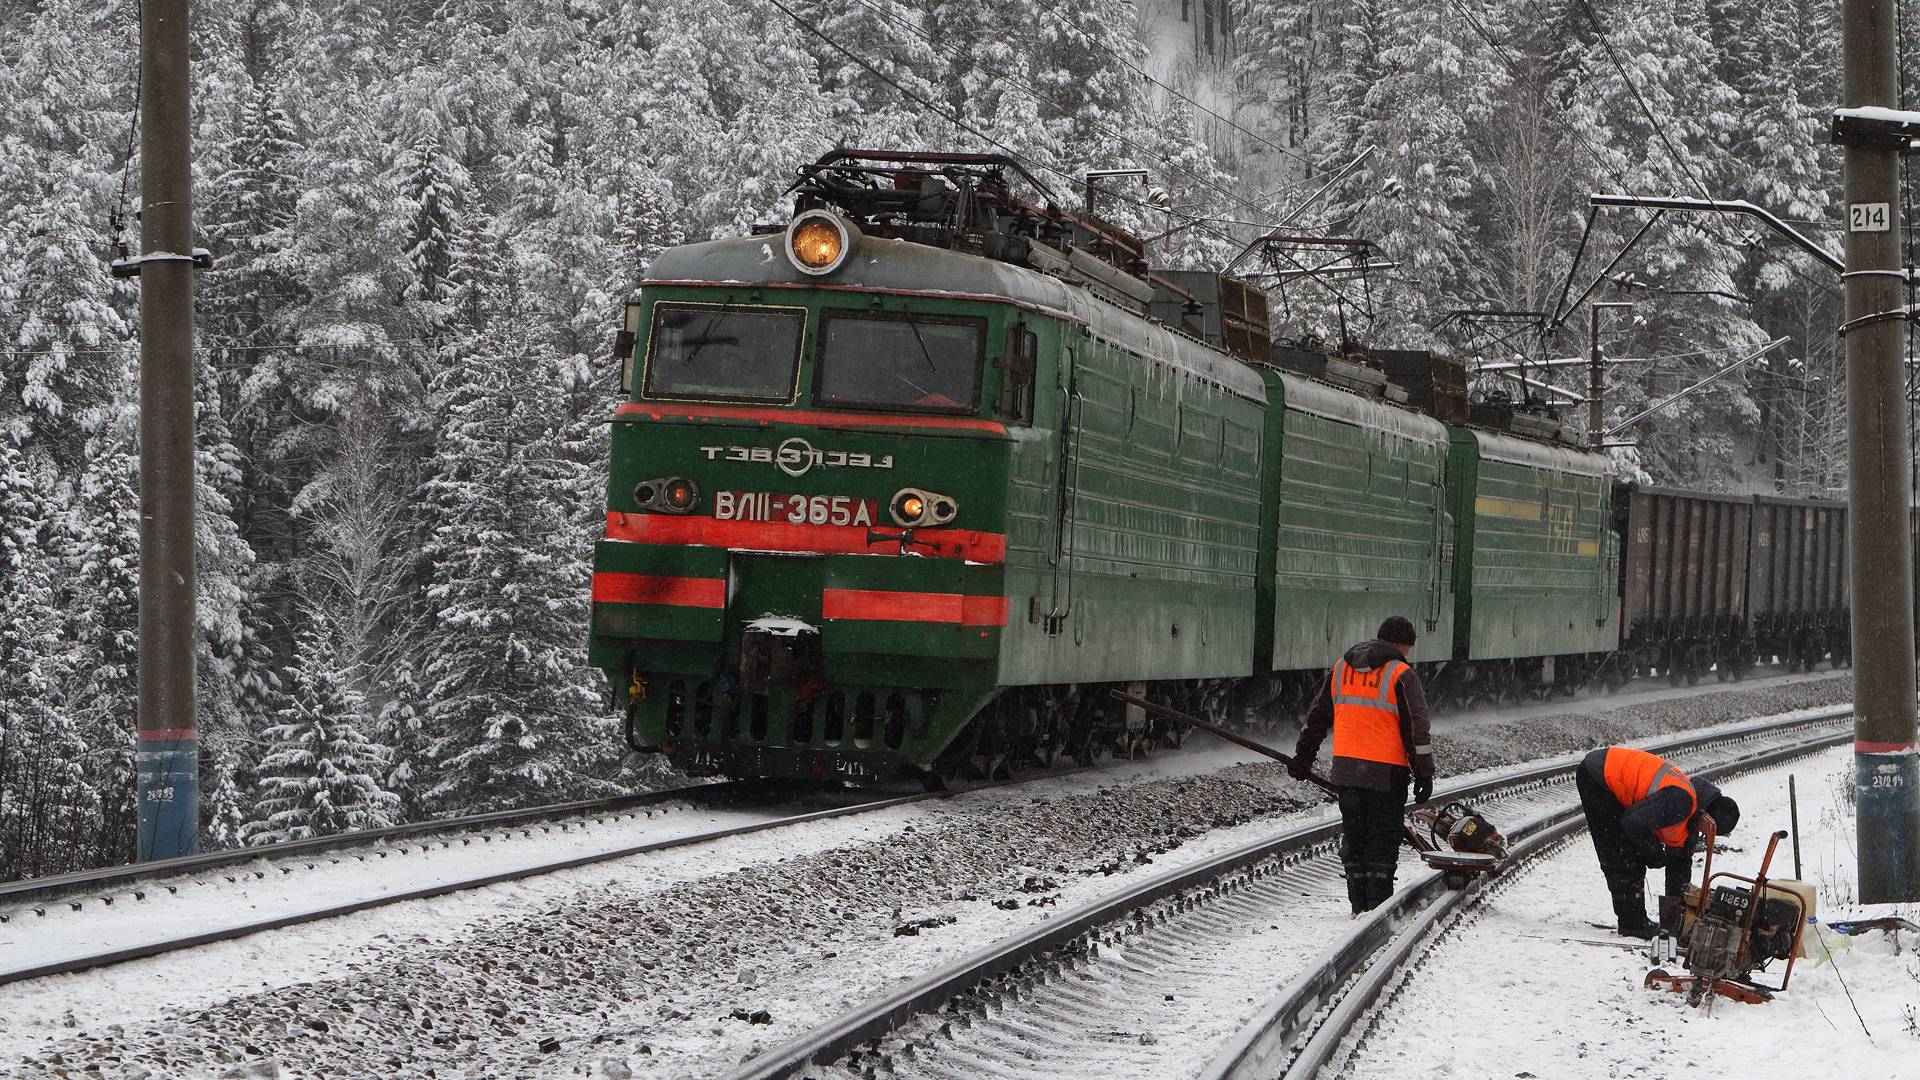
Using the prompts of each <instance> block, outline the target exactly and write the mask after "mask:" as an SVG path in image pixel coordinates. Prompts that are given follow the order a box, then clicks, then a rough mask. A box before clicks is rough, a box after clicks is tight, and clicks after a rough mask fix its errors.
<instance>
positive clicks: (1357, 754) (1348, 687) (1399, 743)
mask: <svg viewBox="0 0 1920 1080" xmlns="http://www.w3.org/2000/svg"><path fill="white" fill-rule="evenodd" d="M1407 666H1408V665H1407V663H1406V662H1405V661H1403V660H1389V661H1387V662H1386V663H1384V664H1382V665H1380V666H1379V667H1377V668H1374V669H1373V670H1371V671H1362V670H1360V669H1359V668H1356V667H1354V666H1353V665H1351V664H1349V663H1347V661H1346V660H1345V659H1344V658H1342V659H1340V660H1336V661H1334V664H1333V676H1332V678H1333V756H1334V757H1343V758H1356V759H1358V760H1361V761H1378V762H1381V763H1383V764H1387V765H1401V766H1407V767H1411V766H1412V763H1411V762H1410V761H1408V760H1407V742H1406V740H1405V739H1403V738H1401V737H1400V692H1399V686H1400V676H1401V675H1404V674H1406V671H1407Z"/></svg>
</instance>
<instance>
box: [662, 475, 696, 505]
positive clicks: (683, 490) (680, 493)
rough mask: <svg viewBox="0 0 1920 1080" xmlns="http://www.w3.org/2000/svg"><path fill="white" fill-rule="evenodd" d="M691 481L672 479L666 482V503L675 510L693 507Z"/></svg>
mask: <svg viewBox="0 0 1920 1080" xmlns="http://www.w3.org/2000/svg"><path fill="white" fill-rule="evenodd" d="M693 497H694V491H693V481H691V480H673V481H669V482H668V484H667V505H668V506H671V507H673V508H674V509H675V510H688V509H691V508H692V507H693Z"/></svg>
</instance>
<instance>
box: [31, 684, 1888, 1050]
mask: <svg viewBox="0 0 1920 1080" xmlns="http://www.w3.org/2000/svg"><path fill="white" fill-rule="evenodd" d="M1850 689H1851V686H1850V680H1849V679H1847V678H1846V677H1845V676H1838V677H1829V678H1825V679H1819V680H1811V681H1807V680H1801V681H1793V682H1786V681H1784V680H1783V681H1771V680H1770V681H1768V682H1766V683H1760V684H1749V686H1747V687H1745V688H1742V689H1739V690H1734V691H1730V692H1726V693H1719V694H1712V693H1702V694H1692V695H1684V696H1683V697H1682V698H1681V699H1680V700H1677V701H1674V700H1661V701H1649V702H1646V703H1643V704H1639V705H1633V706H1627V707H1622V708H1618V709H1611V710H1608V709H1596V708H1595V707H1596V706H1604V705H1611V704H1613V701H1612V700H1610V699H1605V698H1601V699H1596V700H1595V701H1593V702H1590V703H1585V704H1584V706H1583V705H1580V704H1575V703H1561V704H1558V705H1556V706H1553V710H1554V711H1552V712H1550V713H1545V714H1543V715H1541V716H1539V717H1537V718H1534V719H1529V720H1527V721H1525V722H1513V723H1496V722H1493V720H1492V719H1489V720H1488V722H1486V723H1483V724H1480V725H1477V726H1475V725H1468V727H1470V728H1471V730H1468V729H1466V728H1462V729H1460V730H1457V731H1454V732H1453V733H1451V734H1443V735H1442V736H1440V737H1439V738H1437V739H1436V744H1437V747H1436V749H1437V751H1438V753H1439V756H1440V762H1441V768H1442V771H1443V773H1444V774H1446V775H1449V776H1457V775H1458V774H1459V773H1460V772H1462V771H1467V770H1472V769H1482V768H1487V767H1490V766H1492V765H1494V764H1503V763H1510V762H1515V761H1526V760H1534V759H1538V758H1542V757H1548V758H1552V757H1559V756H1562V755H1565V754H1569V753H1572V752H1575V751H1578V750H1583V749H1586V748H1589V747H1591V746H1593V745H1596V744H1598V743H1603V742H1607V741H1616V740H1620V739H1626V738H1638V737H1646V736H1651V735H1654V734H1657V733H1660V732H1663V731H1675V730H1680V729H1684V728H1694V727H1699V726H1702V725H1710V724H1717V723H1725V722H1728V721H1734V720H1745V719H1751V718H1753V717H1756V716H1760V715H1764V714H1768V713H1778V712H1781V711H1784V710H1789V709H1797V708H1806V707H1812V706H1816V705H1821V704H1830V703H1833V702H1835V701H1843V700H1845V698H1846V696H1847V694H1848V692H1849V691H1850ZM1583 707H1584V708H1586V709H1587V710H1588V711H1581V710H1582V708H1583ZM1493 719H1498V718H1493ZM1282 741H1283V744H1284V740H1282ZM1250 757H1251V755H1250V754H1248V753H1246V752H1244V751H1240V750H1237V749H1220V748H1216V749H1211V750H1208V749H1201V750H1199V751H1197V752H1195V751H1192V750H1190V751H1188V752H1183V753H1180V754H1175V755H1169V756H1165V757H1162V758H1159V759H1156V760H1155V761H1153V762H1151V763H1140V764H1134V765H1122V766H1118V767H1109V768H1108V769H1106V770H1103V771H1100V772H1094V773H1085V774H1079V775H1075V776H1067V777H1056V778H1051V779H1049V780H1047V781H1045V782H1044V783H1043V784H1042V785H1041V786H1036V787H1019V788H1006V789H998V790H985V791H978V792H972V793H968V794H964V795H961V796H959V797H956V798H953V799H948V800H942V801H936V802H928V803H919V804H915V805H912V806H906V807H898V808H894V809H891V810H886V811H880V812H876V813H873V814H865V815H858V816H854V817H850V818H841V819H837V820H835V821H828V822H821V823H817V824H815V825H812V826H809V827H807V828H806V829H803V830H794V829H782V830H778V831H775V832H770V833H760V834H756V835H753V836H747V837H740V838H735V839H732V840H726V841H721V842H718V843H715V844H711V845H702V846H699V847H695V848H690V849H679V850H669V851H665V852H656V853H651V854H647V855H641V856H636V857H633V858H629V859H623V860H619V861H617V862H610V863H603V864H598V865H594V866H589V867H583V868H580V869H577V870H572V871H566V872H563V873H560V874H554V875H548V876H546V877H543V878H538V879H532V880H529V881H524V882H519V883H514V884H510V885H502V886H493V887H490V888H488V889H485V890H480V891H477V892H474V893H469V894H463V895H459V896H453V897H446V898H442V899H440V900H435V901H428V902H422V903H409V904H401V905H396V906H394V907H389V908H382V909H377V910H374V911H370V912H366V913H362V914H360V915H355V916H349V917H346V918H342V919H335V920H329V921H327V922H325V923H321V924H314V925H309V926H306V927H301V928H297V929H295V930H291V931H287V932H282V933H276V934H272V935H266V936H260V937H256V938H253V939H243V940H241V941H237V942H230V943H226V944H223V945H218V946H213V947H210V948H206V949H201V950H196V951H194V952H191V953H185V954H175V955H172V956H168V957H161V958H156V959H153V960H148V961H139V962H135V963H131V964H127V965H122V966H120V967H116V968H112V969H108V970H106V971H103V972H95V973H82V974H78V975H72V976H62V977H58V978H54V979H45V980H39V981H37V982H35V983H32V984H24V985H21V986H15V987H8V988H4V989H0V1061H7V1060H19V1059H20V1058H21V1057H22V1056H24V1057H26V1058H27V1059H28V1060H27V1061H25V1062H23V1070H24V1071H23V1075H30V1076H43V1075H56V1076H57V1075H71V1076H82V1075H88V1074H87V1073H85V1071H84V1070H85V1067H86V1065H87V1064H89V1063H96V1064H97V1063H99V1062H101V1061H104V1060H108V1059H117V1064H118V1065H119V1067H120V1069H121V1072H122V1073H123V1074H124V1075H127V1076H129V1077H140V1076H152V1077H162V1076H164V1077H173V1076H220V1075H223V1074H225V1073H226V1072H227V1071H228V1070H231V1069H234V1068H261V1069H267V1070H279V1072H280V1074H281V1075H286V1076H303V1075H317V1074H319V1072H320V1071H321V1070H320V1069H318V1068H316V1066H324V1067H325V1071H326V1073H327V1074H328V1075H370V1074H375V1073H378V1074H381V1075H391V1076H395V1077H404V1076H419V1075H426V1074H428V1072H429V1071H432V1072H433V1074H434V1075H438V1076H491V1075H556V1074H558V1075H566V1074H572V1073H574V1072H576V1071H579V1072H585V1073H591V1074H596V1075H607V1076H623V1075H643V1074H644V1075H653V1076H671V1077H682V1076H697V1075H712V1074H716V1073H719V1072H722V1071H724V1070H725V1069H726V1068H727V1067H729V1066H731V1065H732V1064H733V1063H735V1062H737V1061H739V1060H740V1059H741V1058H742V1057H743V1056H745V1055H747V1054H749V1053H751V1052H753V1051H754V1049H755V1048H756V1047H766V1046H770V1045H773V1044H775V1043H777V1042H779V1041H781V1040H783V1039H785V1038H787V1037H790V1036H792V1035H793V1034H795V1033H797V1032H798V1031H800V1030H802V1029H803V1028H805V1027H807V1026H809V1025H811V1024H815V1023H819V1022H822V1021H824V1020H826V1019H828V1018H830V1017H832V1016H833V1015H836V1014H838V1013H839V1012H841V1011H844V1010H845V1009H846V1008H848V1007H850V1006H851V1005H853V1004H855V1003H856V1002H857V1001H859V1000H862V999H864V998H866V997H869V996H872V995H874V994H877V993H881V992H884V991H887V990H889V989H891V988H893V987H895V986H897V985H898V984H899V982H900V981H901V980H904V979H908V978H912V977H914V976H916V975H918V974H920V973H922V972H924V971H927V970H929V969H931V968H933V967H936V966H938V965H940V964H943V963H946V962H948V961H950V960H952V959H953V958H955V957H956V956H958V955H960V954H962V953H964V952H969V951H971V950H973V949H975V948H978V947H979V946H981V945H983V944H985V943H987V942H989V941H992V940H995V939H997V938H999V937H1002V936H1005V935H1006V934H1010V933H1013V932H1015V931H1018V930H1021V929H1024V928H1026V927H1029V926H1032V925H1034V924H1035V923H1036V922H1039V921H1042V920H1045V919H1047V918H1049V917H1050V916H1051V915H1052V913H1053V912H1054V911H1057V910H1060V909H1061V908H1065V907H1070V906H1073V905H1075V904H1077V903H1080V902H1082V901H1084V900H1087V899H1090V898H1092V897H1093V896H1095V895H1098V894H1100V893H1103V892H1105V891H1107V888H1108V886H1109V885H1110V883H1106V882H1105V879H1106V878H1107V877H1109V876H1111V875H1115V874H1128V873H1136V872H1139V871H1140V870H1141V869H1142V868H1146V867H1151V868H1152V869H1153V870H1160V869H1166V868H1168V867H1170V866H1173V865H1178V864H1180V863H1182V862H1185V861H1188V860H1192V859H1197V858H1199V857H1201V856H1202V855H1205V854H1208V853H1211V852H1213V851H1217V850H1219V849H1221V848H1223V847H1225V846H1228V845H1237V844H1240V843H1245V842H1247V841H1248V840H1250V839H1253V838H1255V837H1258V836H1264V835H1270V834H1271V833H1272V832H1273V831H1275V830H1276V829H1280V828H1291V827H1295V826H1297V825H1299V824H1302V823H1303V822H1305V821H1310V820H1314V819H1316V818H1319V817H1323V816H1325V815H1327V814H1328V813H1329V810H1328V809H1327V808H1325V807H1324V805H1323V804H1321V803H1319V801H1318V799H1317V797H1316V796H1315V795H1314V794H1313V793H1312V792H1311V791H1309V790H1302V788H1301V786H1299V785H1295V784H1294V783H1293V782H1292V781H1290V780H1288V779H1286V778H1285V776H1284V774H1283V773H1282V772H1281V770H1280V769H1279V767H1278V766H1277V765H1274V764H1271V763H1265V762H1262V763H1258V764H1249V763H1247V762H1248V760H1249V758H1250ZM1304 947H1307V948H1312V949H1317V948H1319V947H1320V945H1319V943H1308V944H1307V945H1306V946H1304ZM187 972H190V973H191V974H190V975H189V974H185V973H187ZM556 1043H557V1046H556Z"/></svg>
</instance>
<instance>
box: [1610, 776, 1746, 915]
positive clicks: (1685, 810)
mask: <svg viewBox="0 0 1920 1080" xmlns="http://www.w3.org/2000/svg"><path fill="white" fill-rule="evenodd" d="M1574 786H1575V787H1577V788H1578V789H1579V790H1580V808H1581V809H1582V810H1584V811H1586V814H1587V832H1588V833H1590V834H1591V835H1592V836H1593V850H1594V853H1595V854H1596V855H1598V856H1600V872H1601V873H1602V874H1604V875H1606V879H1607V891H1608V892H1610V893H1612V894H1613V914H1614V918H1615V919H1617V920H1618V923H1617V925H1618V927H1619V932H1620V933H1621V934H1622V935H1624V936H1626V937H1637V938H1650V937H1652V936H1653V935H1654V934H1656V933H1658V932H1659V930H1660V927H1659V925H1658V924H1656V923H1655V922H1654V921H1653V920H1651V919H1649V918H1647V895H1646V892H1647V871H1648V870H1651V869H1656V868H1662V869H1665V870H1666V877H1667V880H1666V893H1667V895H1668V896H1679V895H1680V893H1681V891H1682V890H1683V889H1685V888H1686V884H1687V879H1688V878H1689V877H1692V876H1693V853H1694V851H1695V850H1696V849H1697V848H1698V847H1699V846H1700V839H1701V836H1702V834H1703V832H1704V830H1705V829H1706V820H1707V818H1708V817H1712V818H1713V826H1714V829H1715V831H1716V832H1717V833H1718V834H1719V835H1721V836H1725V835H1727V834H1728V833H1730V832H1732V831H1733V827H1734V825H1736V824H1738V823H1739V821H1740V806H1739V804H1737V803H1735V802H1734V801H1733V800H1732V799H1731V798H1728V797H1727V796H1726V795H1723V794H1721V792H1720V789H1719V788H1717V787H1715V786H1713V785H1712V784H1711V783H1708V782H1707V781H1705V780H1693V779H1689V778H1688V776H1687V774H1686V773H1683V772H1681V771H1680V770H1679V769H1676V768H1674V767H1673V766H1672V765H1671V764H1669V763H1668V762H1667V760H1666V759H1665V758H1662V757H1660V756H1658V755H1656V754H1649V753H1647V752H1646V751H1645V750H1635V749H1634V748H1633V747H1631V746H1605V747H1601V748H1600V749H1598V750H1595V751H1593V752H1592V753H1590V754H1588V755H1587V756H1586V758H1585V759H1584V760H1582V761H1581V762H1580V767H1579V768H1578V769H1576V770H1575V771H1574Z"/></svg>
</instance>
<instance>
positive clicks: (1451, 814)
mask: <svg viewBox="0 0 1920 1080" xmlns="http://www.w3.org/2000/svg"><path fill="white" fill-rule="evenodd" d="M1110 696H1111V697H1112V698H1113V699H1114V700H1115V701H1118V702H1121V703H1123V704H1127V705H1132V706H1134V707H1135V708H1139V709H1144V710H1146V711H1147V712H1150V713H1153V714H1154V715H1156V716H1161V717H1165V718H1166V719H1168V720H1173V721H1175V722H1177V723H1181V724H1186V725H1188V726H1189V727H1195V728H1199V729H1200V730H1201V731H1205V732H1208V733H1210V734H1212V735H1216V736H1218V737H1220V738H1222V739H1225V740H1227V741H1228V742H1230V743H1233V744H1234V745H1236V746H1244V747H1246V748H1247V749H1249V750H1251V751H1253V752H1254V753H1256V754H1265V755H1266V756H1267V757H1270V758H1272V759H1273V760H1275V761H1277V762H1279V763H1280V764H1282V765H1285V766H1286V767H1287V769H1288V770H1289V771H1291V770H1292V769H1293V756H1292V755H1291V754H1283V753H1281V752H1280V751H1278V750H1275V749H1274V748H1273V747H1271V746H1268V745H1266V744H1265V743H1262V742H1259V741H1257V740H1254V739H1249V738H1247V737H1246V736H1245V735H1242V734H1240V733H1239V732H1237V731H1230V730H1228V729H1227V728H1224V727H1221V726H1220V725H1218V724H1215V723H1212V722H1210V721H1207V720H1202V719H1200V718H1199V717H1197V716H1189V715H1188V714H1186V713H1183V712H1181V711H1180V710H1178V709H1172V708H1168V707H1167V706H1165V705H1160V704H1157V703H1155V702H1151V701H1148V700H1147V699H1145V698H1142V697H1135V696H1134V695H1132V694H1128V693H1126V692H1124V691H1121V690H1114V691H1111V694H1110ZM1306 779H1307V781H1308V782H1309V783H1312V784H1313V785H1315V786H1316V787H1318V788H1319V789H1320V790H1322V791H1324V792H1326V793H1327V794H1328V795H1329V796H1332V797H1333V798H1336V799H1337V798H1339V796H1340V789H1339V788H1337V787H1335V786H1334V785H1333V784H1332V783H1330V782H1329V781H1327V780H1326V779H1324V778H1322V777H1321V776H1320V775H1319V774H1318V773H1315V772H1313V771H1312V770H1311V769H1309V770H1308V771H1307V776H1306ZM1408 817H1409V818H1410V820H1409V821H1408V822H1407V823H1406V824H1405V825H1404V827H1403V829H1404V831H1403V832H1402V834H1401V835H1402V837H1403V838H1404V839H1405V840H1406V842H1407V844H1408V846H1410V847H1412V848H1413V850H1414V851H1415V852H1417V853H1418V854H1419V856H1420V858H1421V860H1422V861H1423V862H1425V863H1426V864H1427V866H1428V867H1430V868H1432V869H1434V870H1438V871H1440V872H1441V873H1443V874H1445V875H1446V882H1447V884H1448V885H1449V886H1451V887H1453V888H1456V889H1457V888H1461V887H1463V886H1465V885H1466V883H1467V879H1468V878H1470V877H1472V876H1473V875H1475V874H1492V873H1496V872H1498V871H1499V869H1500V866H1501V861H1502V860H1503V859H1505V858H1506V855H1507V841H1506V838H1505V837H1502V836H1501V835H1500V830H1498V829H1496V828H1494V827H1493V825H1492V823H1491V822H1489V821H1487V819H1486V818H1484V817H1481V816H1480V815H1479V814H1477V813H1475V812H1474V809H1473V808H1472V807H1471V806H1468V805H1466V804H1465V803H1461V802H1448V803H1444V804H1442V803H1439V802H1438V800H1433V801H1429V802H1425V803H1416V804H1415V805H1414V806H1413V807H1412V808H1411V809H1410V810H1409V811H1408Z"/></svg>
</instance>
